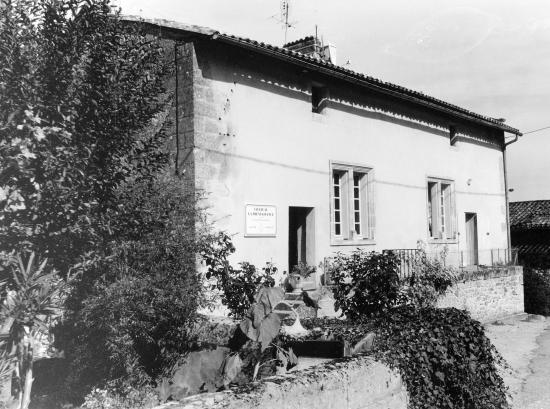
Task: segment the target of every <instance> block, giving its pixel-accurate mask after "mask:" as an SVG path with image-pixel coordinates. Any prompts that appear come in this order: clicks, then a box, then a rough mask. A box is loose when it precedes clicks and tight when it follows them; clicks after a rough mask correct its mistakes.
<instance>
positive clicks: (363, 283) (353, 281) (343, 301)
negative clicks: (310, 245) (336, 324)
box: [329, 249, 399, 319]
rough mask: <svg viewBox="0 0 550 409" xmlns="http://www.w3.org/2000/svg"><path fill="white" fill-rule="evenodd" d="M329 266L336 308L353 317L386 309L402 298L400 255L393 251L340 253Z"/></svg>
mask: <svg viewBox="0 0 550 409" xmlns="http://www.w3.org/2000/svg"><path fill="white" fill-rule="evenodd" d="M329 269H330V270H329V271H330V274H331V278H332V281H333V282H334V285H335V286H334V289H333V291H334V299H335V303H334V307H335V309H341V310H342V312H343V313H344V314H345V315H346V317H348V318H350V319H357V318H359V317H360V316H371V315H374V314H377V313H380V312H383V311H386V310H387V309H389V308H390V307H392V306H394V305H395V304H396V303H397V301H398V295H399V258H398V257H397V255H396V254H394V253H392V252H387V253H376V252H374V251H373V252H365V251H362V250H359V249H358V250H356V251H354V252H353V253H351V254H350V255H345V254H342V253H338V254H337V255H336V257H335V258H334V260H333V261H332V264H331V265H330V267H329Z"/></svg>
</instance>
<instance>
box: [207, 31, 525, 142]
mask: <svg viewBox="0 0 550 409" xmlns="http://www.w3.org/2000/svg"><path fill="white" fill-rule="evenodd" d="M213 39H215V40H217V41H222V42H226V43H229V44H233V45H237V46H240V47H242V48H248V49H250V50H254V51H255V52H259V53H261V54H264V55H269V56H272V57H275V58H278V59H281V60H284V61H288V62H291V63H293V64H296V65H299V66H302V67H305V68H308V69H310V70H312V71H317V72H320V73H324V74H327V75H330V76H333V77H338V78H340V79H343V80H345V81H348V82H351V83H354V84H359V85H361V86H364V87H366V88H369V89H372V90H375V91H378V92H380V93H383V94H386V95H391V96H393V97H396V98H399V99H402V100H406V101H408V102H411V103H415V104H419V105H422V106H425V107H428V108H431V109H434V110H437V111H439V112H442V113H445V114H448V115H451V116H453V117H456V118H460V119H463V120H467V121H470V122H474V123H477V124H480V125H484V126H487V127H490V128H493V129H498V130H501V131H504V132H508V133H512V134H515V135H518V136H522V133H521V132H520V131H519V130H518V129H515V128H512V127H510V126H508V125H504V124H498V123H494V122H491V121H487V120H484V119H482V118H477V117H475V116H471V115H468V114H465V113H462V112H460V111H456V110H454V109H451V108H448V107H445V106H441V105H438V104H436V103H434V102H430V101H427V100H423V99H421V98H418V97H415V96H412V95H407V94H404V93H401V92H398V91H394V90H391V89H387V88H384V87H383V86H380V85H378V84H373V83H372V82H369V81H367V80H365V79H361V78H358V77H356V76H353V75H349V74H348V73H346V72H344V70H338V69H337V68H336V66H323V65H319V63H313V62H308V61H305V60H303V59H301V58H297V57H295V56H293V55H292V54H291V53H288V54H287V53H283V52H280V51H278V50H276V49H274V48H267V47H265V46H262V45H260V44H259V43H258V44H254V43H249V42H243V41H241V40H239V39H237V38H233V37H231V36H227V35H224V34H219V33H218V34H216V35H214V36H213Z"/></svg>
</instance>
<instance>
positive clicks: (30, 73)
mask: <svg viewBox="0 0 550 409" xmlns="http://www.w3.org/2000/svg"><path fill="white" fill-rule="evenodd" d="M0 61H2V64H0V95H1V98H0V209H1V212H0V214H1V216H0V250H1V251H8V252H9V251H11V250H14V249H16V250H23V249H25V250H29V249H30V250H34V251H36V252H37V253H38V254H41V255H43V256H47V257H49V259H50V262H51V263H52V265H53V266H54V267H56V268H57V269H58V270H59V271H60V272H61V273H62V274H67V273H68V271H69V269H70V268H71V267H72V266H73V265H74V264H75V263H77V261H78V260H80V259H81V257H82V256H84V255H87V256H88V258H90V254H92V253H94V254H99V253H101V251H103V249H104V248H105V243H107V242H108V241H109V239H110V238H112V237H114V236H116V234H117V233H118V232H119V231H121V230H124V229H125V226H120V225H119V224H117V223H116V220H117V217H116V215H117V213H118V212H119V211H120V208H119V206H118V204H119V203H118V202H117V197H116V190H117V187H118V186H119V185H120V184H121V183H123V182H124V181H126V180H128V179H130V178H131V179H143V178H149V177H150V176H151V175H153V174H155V173H156V171H157V170H158V169H160V168H161V167H162V166H163V165H164V164H165V163H166V159H167V158H166V155H165V153H164V151H163V149H161V148H162V146H163V144H164V143H165V136H164V134H163V132H161V131H159V130H158V129H155V127H154V126H152V125H154V120H155V116H156V115H158V114H159V112H160V111H161V110H162V108H163V107H164V106H165V105H166V103H167V102H169V101H168V100H167V97H166V95H167V94H166V91H165V89H164V85H163V74H164V73H165V72H166V70H167V68H166V67H167V66H166V64H164V62H163V61H164V51H163V50H162V48H161V47H160V46H159V44H158V43H157V42H156V41H154V40H151V39H150V38H146V37H144V36H142V35H139V32H138V29H136V28H128V27H125V26H123V25H122V24H121V23H120V20H119V18H118V16H117V15H116V13H115V12H114V10H113V9H112V7H111V6H110V4H109V0H91V1H89V0H64V1H49V0H17V1H14V0H2V4H1V7H0ZM146 128H149V131H148V132H142V131H143V130H144V129H146Z"/></svg>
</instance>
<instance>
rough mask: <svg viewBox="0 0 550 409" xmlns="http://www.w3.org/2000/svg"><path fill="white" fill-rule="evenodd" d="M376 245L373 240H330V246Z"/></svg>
mask: <svg viewBox="0 0 550 409" xmlns="http://www.w3.org/2000/svg"><path fill="white" fill-rule="evenodd" d="M375 244H376V241H375V240H374V239H351V240H338V239H335V238H331V239H330V245H331V246H373V245H375Z"/></svg>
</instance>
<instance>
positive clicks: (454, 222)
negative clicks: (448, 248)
mask: <svg viewBox="0 0 550 409" xmlns="http://www.w3.org/2000/svg"><path fill="white" fill-rule="evenodd" d="M449 190H450V191H451V198H450V202H451V214H450V215H449V218H450V220H451V234H450V235H449V237H450V238H452V239H456V233H457V230H458V229H457V220H456V217H457V216H456V203H455V201H456V194H455V185H454V183H452V184H451V186H450V188H449Z"/></svg>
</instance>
